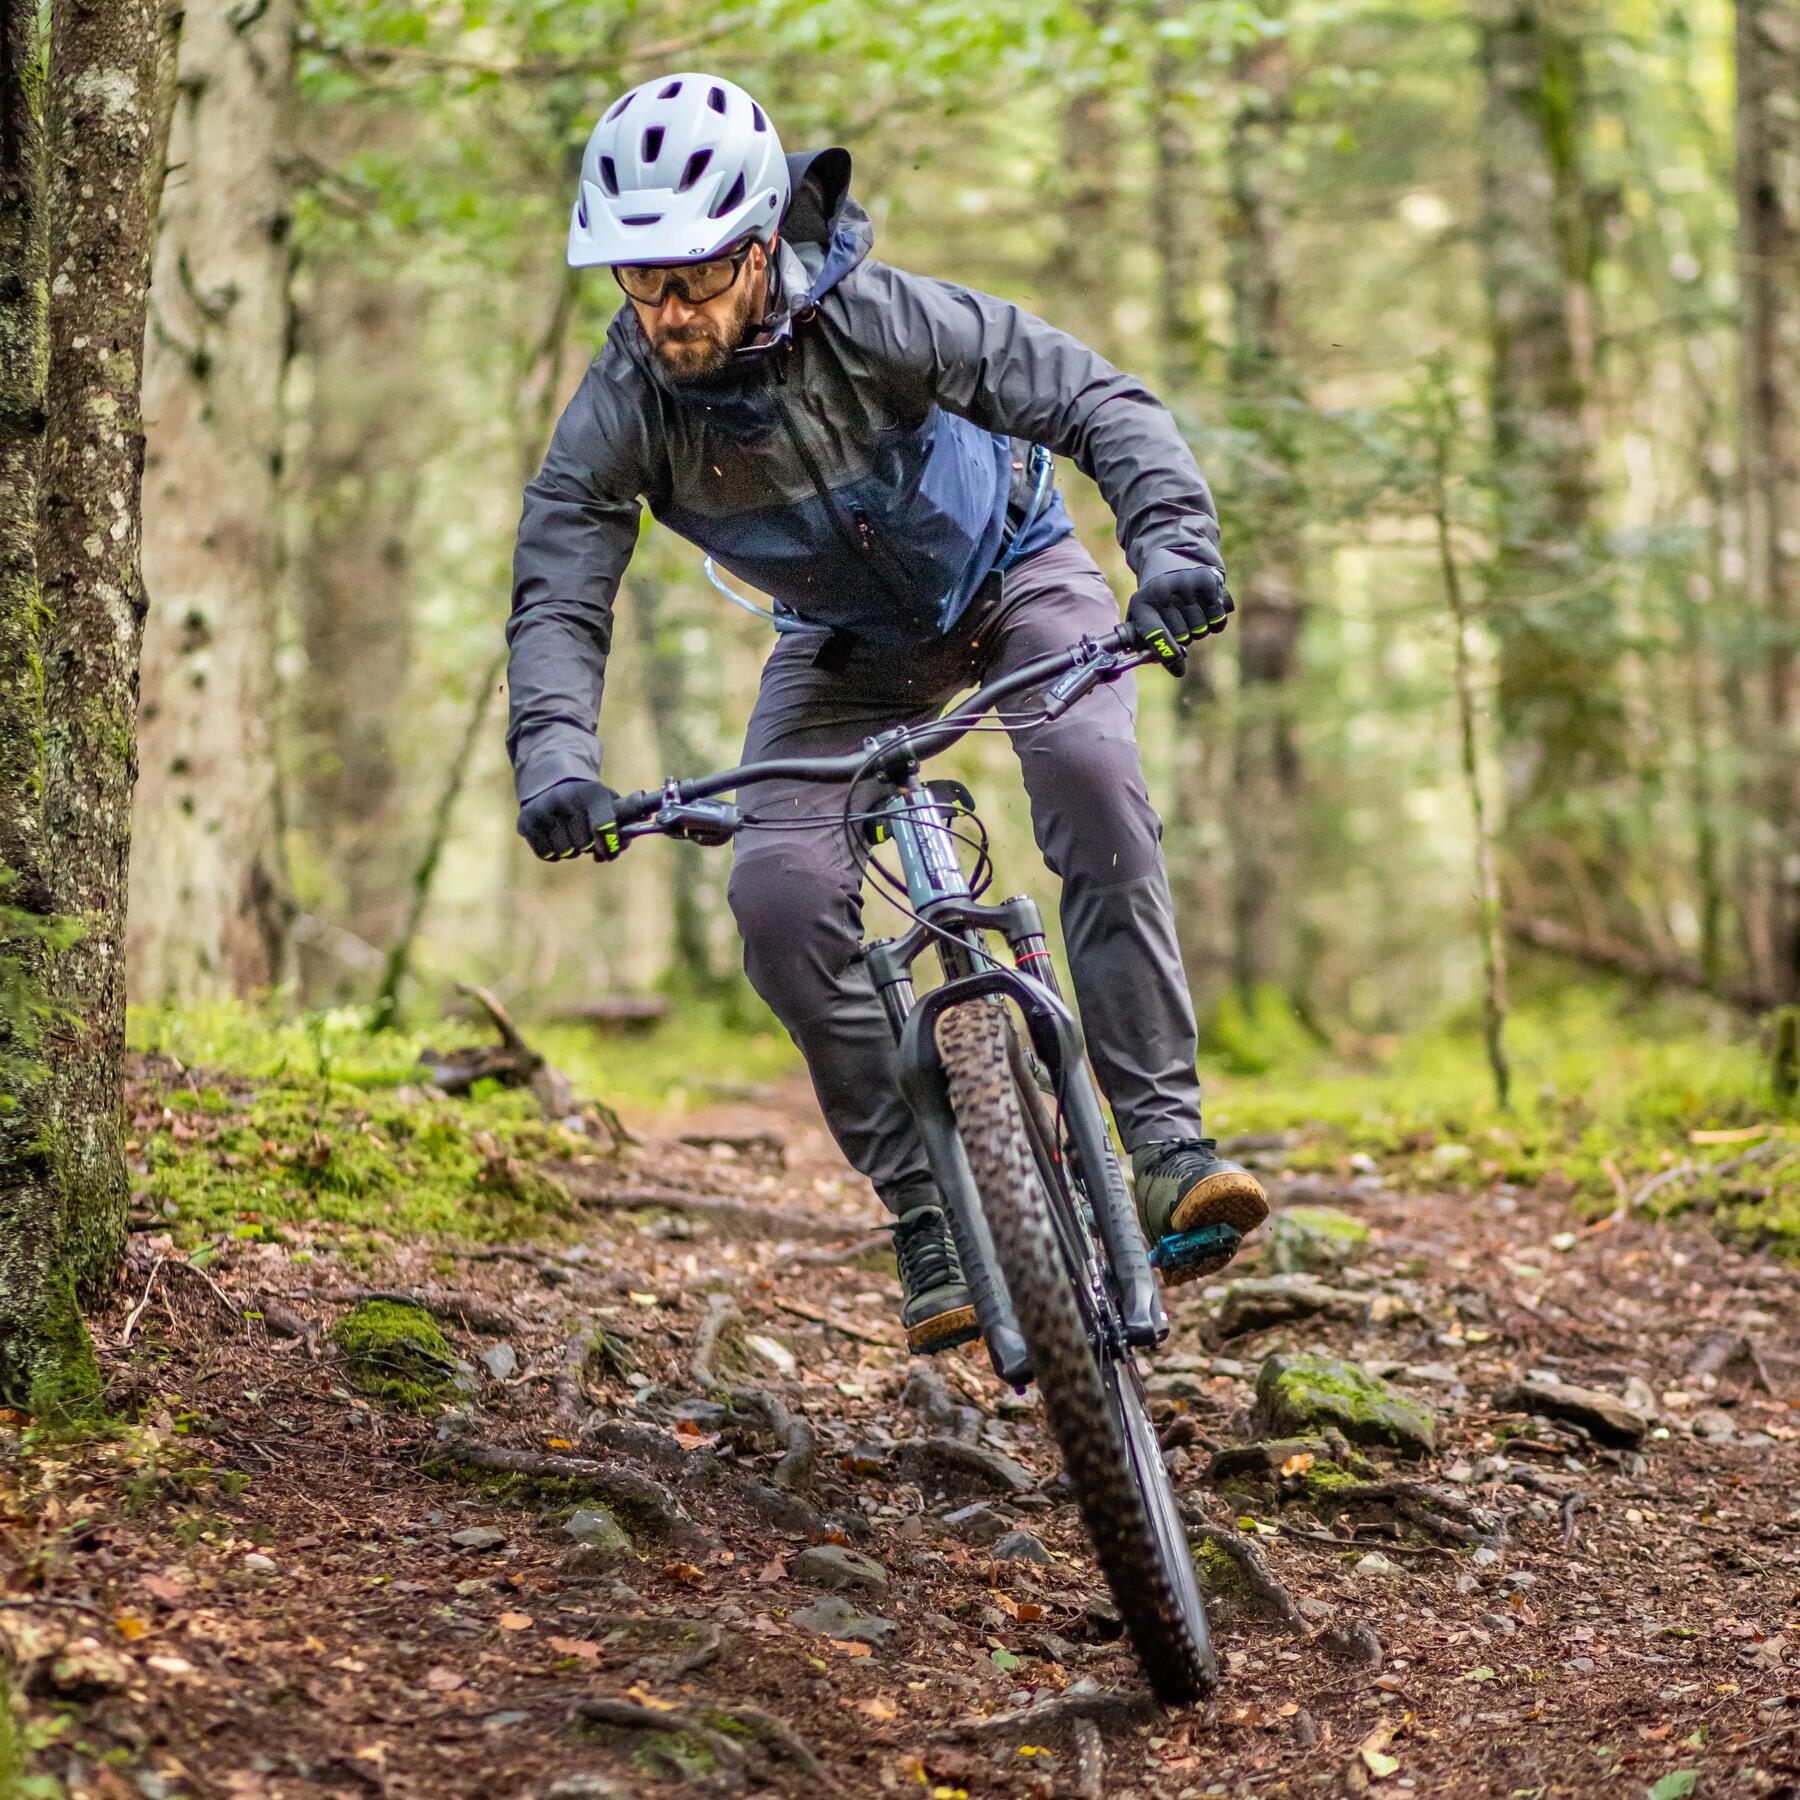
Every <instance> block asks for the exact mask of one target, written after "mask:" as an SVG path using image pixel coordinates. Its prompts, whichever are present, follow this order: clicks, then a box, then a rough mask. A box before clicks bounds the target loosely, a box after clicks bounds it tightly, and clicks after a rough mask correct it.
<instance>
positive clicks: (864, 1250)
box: [789, 1231, 893, 1269]
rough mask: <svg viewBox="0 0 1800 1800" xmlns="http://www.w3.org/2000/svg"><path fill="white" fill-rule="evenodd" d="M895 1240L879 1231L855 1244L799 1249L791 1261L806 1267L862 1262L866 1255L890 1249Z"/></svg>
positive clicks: (828, 1266) (827, 1266)
mask: <svg viewBox="0 0 1800 1800" xmlns="http://www.w3.org/2000/svg"><path fill="white" fill-rule="evenodd" d="M892 1247H893V1240H892V1239H891V1238H890V1237H889V1236H888V1234H887V1233H886V1232H885V1231H877V1232H874V1233H872V1234H871V1235H870V1236H868V1237H860V1238H858V1239H857V1240H856V1242H855V1243H853V1244H840V1245H834V1246H832V1247H830V1248H827V1249H820V1250H799V1251H796V1252H795V1254H794V1255H793V1256H792V1257H790V1258H789V1261H791V1262H794V1263H798V1264H801V1265H802V1266H804V1267H806V1268H809V1269H811V1268H830V1267H832V1266H834V1265H837V1264H840V1263H853V1262H860V1261H861V1260H862V1259H863V1258H864V1257H865V1256H872V1255H874V1253H875V1252H876V1251H877V1250H889V1249H892Z"/></svg>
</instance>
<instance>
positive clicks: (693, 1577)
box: [662, 1562, 706, 1587]
mask: <svg viewBox="0 0 1800 1800" xmlns="http://www.w3.org/2000/svg"><path fill="white" fill-rule="evenodd" d="M662 1572H663V1573H664V1574H665V1575H667V1576H668V1577H670V1579H671V1580H674V1581H685V1582H686V1583H687V1584H688V1586H689V1587H705V1586H706V1571H705V1570H704V1569H702V1568H700V1567H698V1566H697V1565H696V1564H694V1563H691V1562H674V1563H664V1564H663V1571H662Z"/></svg>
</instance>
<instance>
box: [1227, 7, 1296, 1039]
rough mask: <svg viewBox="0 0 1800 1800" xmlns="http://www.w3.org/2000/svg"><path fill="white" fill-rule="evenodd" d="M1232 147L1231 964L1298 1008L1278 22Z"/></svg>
mask: <svg viewBox="0 0 1800 1800" xmlns="http://www.w3.org/2000/svg"><path fill="white" fill-rule="evenodd" d="M1236 80H1237V85H1238V90H1239V92H1238V102H1237V111H1236V114H1235V116H1234V118H1233V121H1232V127H1231V137H1230V144H1229V148H1228V154H1227V171H1228V191H1227V199H1226V220H1225V223H1226V278H1227V282H1228V284H1229V287H1230V293H1231V351H1230V372H1231V394H1232V402H1231V409H1230V417H1231V421H1232V424H1233V425H1234V426H1235V427H1236V428H1237V429H1238V430H1239V431H1241V432H1244V433H1246V434H1248V436H1249V437H1250V439H1251V440H1252V441H1253V442H1254V443H1255V445H1256V448H1257V454H1256V458H1255V463H1254V472H1252V471H1250V470H1246V471H1245V473H1246V474H1247V475H1250V477H1251V479H1250V481H1249V482H1248V483H1247V484H1242V485H1248V486H1250V487H1251V488H1252V489H1253V492H1252V494H1251V495H1250V504H1249V505H1247V506H1245V507H1244V508H1243V510H1242V512H1241V513H1240V518H1247V519H1249V520H1252V521H1254V530H1253V531H1252V532H1251V533H1250V534H1249V535H1248V536H1247V537H1246V538H1245V539H1244V540H1243V541H1242V543H1241V546H1240V545H1238V544H1235V543H1234V546H1233V550H1232V556H1231V569H1232V586H1233V590H1234V592H1235V593H1236V596H1237V598H1238V599H1239V600H1240V602H1241V603H1242V604H1241V606H1240V610H1239V612H1238V614H1237V617H1236V619H1235V620H1234V626H1235V632H1236V638H1237V650H1238V694H1237V719H1236V730H1235V741H1234V745H1233V770H1232V805H1231V828H1232V895H1231V919H1232V974H1233V980H1234V982H1235V985H1236V987H1237V989H1238V993H1239V995H1240V998H1241V1000H1242V1002H1243V1004H1244V1006H1245V1008H1246V1010H1247V1011H1249V1010H1251V1009H1253V1008H1254V1006H1255V1004H1256V1000H1257V995H1258V993H1259V991H1260V990H1263V989H1267V988H1279V989H1281V990H1282V991H1284V992H1286V993H1288V994H1289V995H1290V996H1293V997H1294V998H1295V999H1296V1000H1297V1001H1299V1002H1300V1003H1301V1004H1302V1007H1303V1010H1304V994H1303V991H1302V990H1303V987H1304V982H1303V977H1302V958H1301V954H1300V944H1299V929H1300V921H1299V918H1298V916H1297V913H1296V909H1295V905H1294V897H1295V896H1296V895H1297V894H1298V892H1299V890H1300V886H1301V884H1300V882H1299V880H1298V879H1297V876H1298V870H1299V863H1300V853H1301V813H1300V809H1301V771H1300V749H1299V736H1298V726H1299V718H1298V713H1299V701H1298V696H1297V691H1296V690H1297V686H1298V677H1299V652H1300V627H1301V621H1302V602H1301V590H1302V567H1301V564H1302V546H1301V520H1302V517H1303V509H1302V505H1301V495H1300V491H1299V462H1300V453H1299V444H1298V436H1299V434H1298V431H1297V429H1296V424H1297V420H1298V414H1299V408H1300V404H1301V401H1300V396H1299V394H1298V393H1297V392H1296V389H1295V384H1294V376H1293V368H1292V363H1291V361H1290V358H1289V356H1288V352H1287V341H1288V336H1289V328H1288V320H1287V297H1286V284H1285V280H1284V269H1283V263H1284V256H1285V239H1286V224H1287V212H1288V202H1287V198H1286V193H1285V188H1286V182H1285V180H1284V177H1283V172H1282V164H1283V154H1284V151H1283V146H1284V141H1285V139H1286V137H1287V133H1288V130H1289V127H1290V125H1291V123H1292V114H1293V101H1292V86H1293V61H1292V51H1291V49H1290V47H1289V43H1288V39H1287V37H1286V36H1285V34H1281V33H1277V32H1274V31H1271V32H1270V33H1269V34H1268V35H1266V36H1264V37H1261V38H1260V39H1258V40H1257V41H1256V42H1255V43H1253V44H1252V45H1250V46H1248V47H1247V48H1246V49H1245V50H1244V51H1243V52H1242V53H1241V54H1240V56H1239V59H1238V65H1237V69H1236Z"/></svg>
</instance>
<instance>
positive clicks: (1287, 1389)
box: [1256, 1354, 1437, 1451]
mask: <svg viewBox="0 0 1800 1800" xmlns="http://www.w3.org/2000/svg"><path fill="white" fill-rule="evenodd" d="M1256 1400H1257V1404H1258V1406H1259V1407H1260V1408H1261V1409H1262V1412H1263V1415H1264V1417H1265V1418H1266V1419H1267V1420H1268V1422H1269V1426H1270V1428H1271V1430H1273V1431H1274V1432H1276V1433H1278V1434H1280V1435H1284V1436H1286V1435H1290V1434H1291V1435H1300V1434H1302V1433H1306V1432H1318V1431H1323V1430H1325V1429H1327V1428H1328V1427H1331V1426H1336V1427H1337V1429H1338V1430H1339V1431H1341V1432H1342V1433H1343V1434H1344V1436H1345V1437H1347V1438H1349V1439H1350V1441H1351V1442H1352V1443H1357V1444H1388V1445H1392V1446H1393V1447H1394V1448H1396V1449H1401V1450H1411V1451H1417V1450H1419V1449H1425V1450H1430V1449H1432V1448H1434V1447H1435V1444H1436V1440H1437V1421H1436V1418H1435V1416H1434V1415H1433V1413H1432V1411H1431V1409H1430V1407H1428V1406H1426V1405H1424V1404H1423V1402H1421V1401H1418V1400H1414V1399H1411V1398H1410V1397H1409V1396H1407V1395H1405V1394H1403V1393H1401V1392H1400V1390H1399V1389H1398V1388H1396V1387H1394V1386H1392V1385H1391V1384H1390V1383H1388V1382H1386V1381H1383V1380H1382V1379H1381V1378H1380V1377H1379V1376H1375V1375H1371V1374H1369V1373H1368V1372H1367V1370H1365V1369H1361V1368H1358V1367H1357V1365H1356V1364H1355V1363H1350V1362H1342V1361H1340V1360H1339V1359H1338V1358H1336V1357H1333V1356H1313V1355H1305V1354H1303V1355H1298V1356H1271V1357H1270V1358H1269V1359H1268V1361H1267V1362H1265V1363H1264V1364H1263V1366H1262V1369H1261V1370H1260V1371H1259V1373H1258V1374H1257V1377H1256Z"/></svg>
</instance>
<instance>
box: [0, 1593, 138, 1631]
mask: <svg viewBox="0 0 1800 1800" xmlns="http://www.w3.org/2000/svg"><path fill="white" fill-rule="evenodd" d="M34 1606H66V1607H68V1608H69V1609H70V1610H71V1611H73V1612H84V1613H91V1614H92V1615H93V1616H94V1617H95V1618H96V1619H102V1620H105V1622H106V1623H107V1624H109V1625H110V1624H111V1623H112V1617H111V1615H110V1614H108V1613H106V1612H104V1611H103V1610H102V1609H101V1608H100V1607H98V1606H95V1605H94V1604H93V1603H92V1602H91V1601H87V1600H64V1599H62V1598H60V1597H59V1596H57V1595H53V1594H34V1595H33V1596H32V1597H31V1598H30V1599H28V1600H0V1609H4V1610H5V1611H7V1612H28V1611H30V1609H31V1608H32V1607H34Z"/></svg>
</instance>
